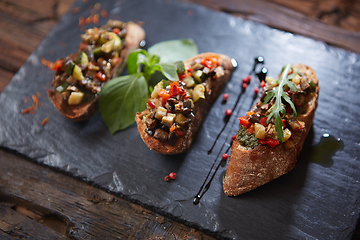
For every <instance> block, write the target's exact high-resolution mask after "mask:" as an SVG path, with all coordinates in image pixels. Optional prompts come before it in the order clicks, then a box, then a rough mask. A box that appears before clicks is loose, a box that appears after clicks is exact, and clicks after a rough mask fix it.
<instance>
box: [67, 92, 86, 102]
mask: <svg viewBox="0 0 360 240" xmlns="http://www.w3.org/2000/svg"><path fill="white" fill-rule="evenodd" d="M83 98H84V93H83V92H71V94H70V96H69V99H68V104H69V105H78V104H79V103H81V101H82V99H83Z"/></svg>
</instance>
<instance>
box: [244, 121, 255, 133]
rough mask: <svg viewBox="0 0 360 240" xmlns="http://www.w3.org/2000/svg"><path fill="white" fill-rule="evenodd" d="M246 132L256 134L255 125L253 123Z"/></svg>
mask: <svg viewBox="0 0 360 240" xmlns="http://www.w3.org/2000/svg"><path fill="white" fill-rule="evenodd" d="M246 132H247V133H249V134H254V132H255V125H254V124H252V123H251V125H250V127H249V128H248V129H246Z"/></svg>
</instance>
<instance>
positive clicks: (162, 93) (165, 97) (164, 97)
mask: <svg viewBox="0 0 360 240" xmlns="http://www.w3.org/2000/svg"><path fill="white" fill-rule="evenodd" d="M158 98H159V100H161V102H162V104H165V103H166V101H167V100H168V99H169V98H170V94H169V93H168V92H167V91H166V90H165V89H160V91H159V94H158Z"/></svg>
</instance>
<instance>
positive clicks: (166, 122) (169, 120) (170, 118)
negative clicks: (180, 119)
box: [161, 113, 176, 127]
mask: <svg viewBox="0 0 360 240" xmlns="http://www.w3.org/2000/svg"><path fill="white" fill-rule="evenodd" d="M175 117H176V114H174V113H168V114H167V115H166V116H164V117H163V118H162V120H161V123H162V124H164V125H166V126H168V127H171V125H173V123H174V120H175Z"/></svg>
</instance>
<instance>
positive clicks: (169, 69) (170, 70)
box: [156, 63, 179, 81]
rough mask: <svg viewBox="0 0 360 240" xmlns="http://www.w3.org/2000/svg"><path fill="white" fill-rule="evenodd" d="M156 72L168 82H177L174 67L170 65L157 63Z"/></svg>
mask: <svg viewBox="0 0 360 240" xmlns="http://www.w3.org/2000/svg"><path fill="white" fill-rule="evenodd" d="M156 70H157V71H159V72H161V73H162V74H163V75H164V76H165V77H166V79H168V80H171V81H179V77H178V74H177V69H176V66H175V65H174V64H172V63H159V64H157V66H156Z"/></svg>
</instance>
